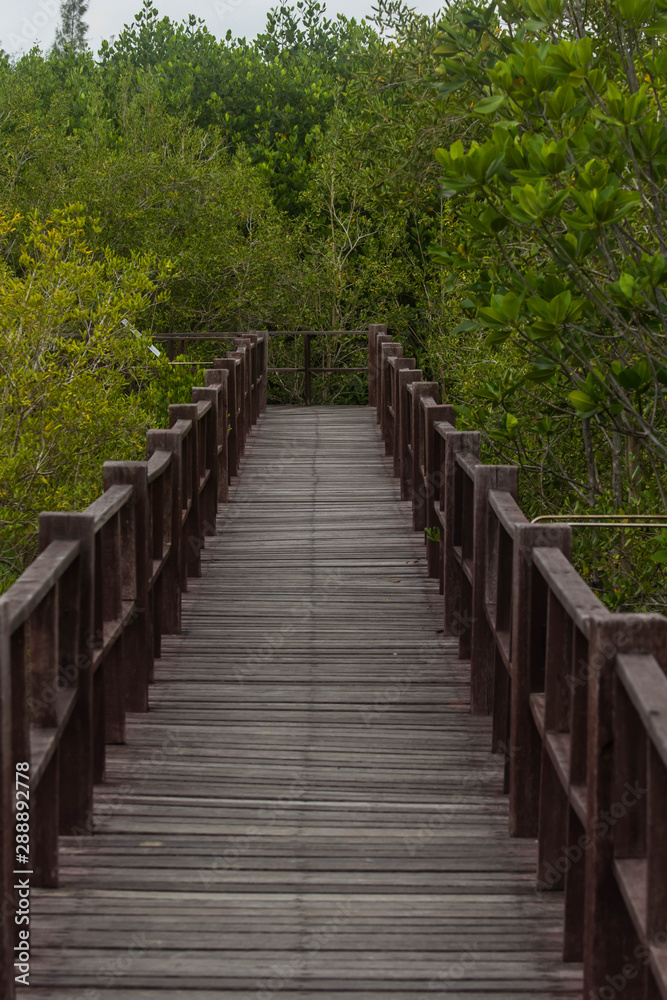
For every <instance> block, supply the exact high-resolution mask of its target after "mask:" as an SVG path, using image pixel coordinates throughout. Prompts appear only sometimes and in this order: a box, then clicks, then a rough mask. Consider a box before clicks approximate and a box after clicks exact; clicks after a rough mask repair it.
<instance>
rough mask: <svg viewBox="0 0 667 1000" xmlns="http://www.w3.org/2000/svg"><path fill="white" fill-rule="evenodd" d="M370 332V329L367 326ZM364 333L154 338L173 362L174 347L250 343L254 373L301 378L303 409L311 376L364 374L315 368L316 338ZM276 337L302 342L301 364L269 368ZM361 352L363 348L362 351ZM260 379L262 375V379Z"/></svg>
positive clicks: (309, 399)
mask: <svg viewBox="0 0 667 1000" xmlns="http://www.w3.org/2000/svg"><path fill="white" fill-rule="evenodd" d="M371 329H373V328H372V327H371ZM368 335H369V334H368V330H270V331H266V330H263V331H259V332H258V331H256V330H253V331H252V332H251V333H249V334H248V333H246V334H244V333H216V332H215V331H211V332H208V331H206V332H203V331H195V332H192V333H161V334H159V335H158V336H157V337H156V339H157V340H158V341H159V342H162V343H165V344H167V349H168V353H169V359H170V360H171V361H173V360H174V350H175V347H177V348H178V352H179V354H183V353H184V352H185V345H186V344H202V343H207V342H208V343H215V344H219V343H226V342H227V343H228V342H233V343H234V344H238V343H241V342H244V341H245V340H246V339H247V338H250V340H251V341H253V344H254V346H256V348H257V367H256V371H257V372H258V373H260V372H262V373H263V372H264V371H266V372H267V378H268V376H270V375H272V374H277V375H285V374H294V375H303V377H304V402H305V404H306V406H311V405H312V402H313V375H331V374H339V375H341V374H354V373H362V372H363V373H364V375H365V374H366V373H367V372H368V367H367V366H364V367H354V366H351V365H347V366H345V367H331V366H330V367H317V366H314V365H313V363H312V342H313V340H314V339H315V338H317V337H347V338H355V337H356V338H362V339H363V340H364V342H365V341H366V340H367V338H368ZM276 337H301V338H302V339H303V359H304V361H303V365H293V366H290V367H276V366H272V365H271V363H270V345H271V339H272V338H276ZM364 350H365V348H364ZM179 363H183V364H197V362H179ZM262 377H263V376H262ZM266 392H267V387H266V385H264V387H263V394H264V397H263V398H264V400H266Z"/></svg>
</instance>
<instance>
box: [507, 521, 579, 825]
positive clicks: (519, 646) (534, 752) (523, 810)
mask: <svg viewBox="0 0 667 1000" xmlns="http://www.w3.org/2000/svg"><path fill="white" fill-rule="evenodd" d="M541 546H546V547H549V548H558V549H560V550H561V551H562V552H563V553H564V554H565V555H566V556H567V557H568V558H569V557H570V554H571V547H572V534H571V529H570V528H568V527H567V526H566V525H555V524H551V525H548V524H517V525H515V526H514V555H513V565H512V581H511V586H512V632H511V640H510V643H511V663H512V690H511V695H510V698H511V704H510V734H511V745H512V760H511V764H510V787H509V810H510V834H511V836H513V837H536V836H537V832H538V828H537V822H538V811H539V801H540V760H541V755H542V741H541V737H540V734H539V732H538V731H537V728H536V726H535V722H534V719H533V715H532V711H531V707H530V696H531V694H532V692H533V672H534V670H535V661H536V659H537V657H538V650H539V649H541V648H542V646H543V644H544V642H545V632H546V611H545V608H544V607H543V605H542V600H541V597H540V590H541V588H538V586H537V581H536V576H537V571H536V570H535V568H534V566H533V549H535V548H537V547H541Z"/></svg>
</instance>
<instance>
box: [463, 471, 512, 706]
mask: <svg viewBox="0 0 667 1000" xmlns="http://www.w3.org/2000/svg"><path fill="white" fill-rule="evenodd" d="M490 490H498V491H502V492H503V493H509V495H510V496H512V497H514V498H516V497H518V492H519V475H518V469H517V467H516V466H508V465H476V466H475V468H474V473H473V499H472V509H471V510H469V512H466V511H462V513H463V515H464V518H465V517H466V514H469V517H470V520H471V522H472V534H473V548H472V574H473V582H472V587H471V588H470V606H469V607H465V606H464V605H463V604H462V606H461V609H460V614H461V617H462V618H463V619H464V620H465V618H466V617H469V618H470V621H471V628H470V685H471V689H470V708H471V711H473V712H491V710H492V708H493V656H494V636H493V634H492V632H491V629H490V627H489V623H488V621H487V617H486V601H487V590H486V587H487V581H486V566H487V545H488V534H489V503H488V497H489V491H490Z"/></svg>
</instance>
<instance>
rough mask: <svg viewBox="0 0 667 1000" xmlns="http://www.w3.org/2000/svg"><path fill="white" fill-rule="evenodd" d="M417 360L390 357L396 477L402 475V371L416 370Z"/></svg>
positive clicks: (393, 454)
mask: <svg viewBox="0 0 667 1000" xmlns="http://www.w3.org/2000/svg"><path fill="white" fill-rule="evenodd" d="M416 367H417V362H416V361H415V359H414V358H390V361H389V369H390V379H391V405H392V409H393V411H394V419H393V426H392V457H393V469H394V475H395V476H396V478H399V477H400V475H401V384H402V383H401V380H400V378H399V375H400V372H402V371H414V369H415V368H416Z"/></svg>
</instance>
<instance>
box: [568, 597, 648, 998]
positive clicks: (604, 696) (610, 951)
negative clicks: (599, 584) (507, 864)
mask: <svg viewBox="0 0 667 1000" xmlns="http://www.w3.org/2000/svg"><path fill="white" fill-rule="evenodd" d="M630 652H632V653H648V654H651V655H652V656H654V657H655V659H656V660H657V661H658V664H659V666H660V667H661V668H662V670H663V671H666V670H667V620H666V619H665V618H664V617H663V616H662V615H658V614H641V615H639V614H611V615H610V614H604V615H602V614H598V615H593V616H591V618H590V625H589V639H588V663H587V664H585V667H586V669H587V677H588V686H589V690H588V747H587V766H586V775H587V778H586V785H587V809H586V821H587V823H586V827H587V828H586V834H587V837H588V842H589V843H590V844H591V848H590V850H588V851H587V853H586V894H585V902H584V907H585V911H584V949H583V951H584V955H583V959H584V994H583V995H584V996H586V997H588V996H590V995H595V996H597V995H598V991H599V989H600V987H601V986H603V985H604V984H605V982H606V981H607V980H606V978H605V977H606V976H610V975H615V974H616V973H617V972H618V971H619V966H618V962H619V956H620V955H625V954H629V953H630V949H629V947H628V944H629V941H632V943H633V944H634V941H635V940H636V932H635V931H634V928H632V927H631V926H630V925H629V919H628V918H627V915H626V906H625V903H624V902H623V899H622V897H621V894H620V891H619V888H618V885H617V881H616V878H615V875H614V869H613V865H614V845H613V833H614V822H613V821H612V820H616V816H615V810H616V809H617V808H618V805H619V793H620V792H621V791H625V789H620V790H617V789H616V788H615V782H614V741H613V737H614V702H615V699H614V687H615V684H616V657H617V655H618V654H619V653H630ZM645 784H646V785H647V786H648V787H646V788H644V789H642V790H641V792H640V795H639V798H641V797H642V796H644V795H646V792H647V791H649V792H650V786H651V778H650V776H649V780H648V781H647V782H646V783H645ZM639 787H640V782H637V789H638V790H639ZM635 797H637V793H636V792H635ZM621 805H623V802H622V801H621ZM662 807H663V809H664V803H663V804H662ZM626 811H627V810H626ZM661 836H664V835H663V834H662V831H661ZM663 844H664V840H663ZM663 849H664V847H663ZM646 888H648V892H647V896H649V895H650V887H646ZM662 891H663V892H664V889H662ZM624 917H625V920H624V919H623V918H624ZM660 926H661V927H662V923H661V925H660ZM644 943H645V942H640V944H644ZM648 944H649V945H650V944H651V939H650V937H649V939H648ZM635 954H636V952H635Z"/></svg>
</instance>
